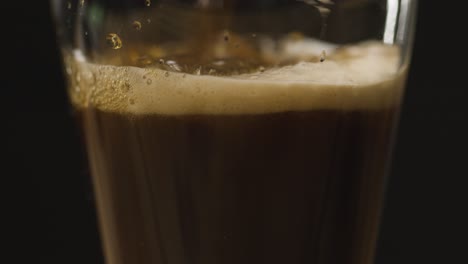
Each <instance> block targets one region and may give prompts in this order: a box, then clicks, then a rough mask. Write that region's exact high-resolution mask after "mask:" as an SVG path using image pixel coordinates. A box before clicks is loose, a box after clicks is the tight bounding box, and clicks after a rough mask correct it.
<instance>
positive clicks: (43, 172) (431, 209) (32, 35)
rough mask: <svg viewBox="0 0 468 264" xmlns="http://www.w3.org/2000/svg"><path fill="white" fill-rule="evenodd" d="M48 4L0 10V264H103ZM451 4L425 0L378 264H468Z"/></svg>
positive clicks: (458, 35) (458, 23) (459, 34)
mask: <svg viewBox="0 0 468 264" xmlns="http://www.w3.org/2000/svg"><path fill="white" fill-rule="evenodd" d="M47 2H48V1H16V2H11V1H10V2H8V3H2V6H1V10H2V15H3V16H2V20H3V21H2V23H1V32H0V36H1V45H2V51H3V52H4V55H3V57H4V58H6V62H7V63H6V64H4V66H6V67H7V68H8V70H6V71H4V70H2V71H1V72H2V77H1V83H2V85H1V86H0V89H2V91H1V93H0V94H1V103H0V106H1V108H2V109H4V110H2V119H1V120H2V121H1V130H2V134H3V133H5V132H6V135H5V136H2V137H1V138H2V139H1V141H2V145H1V149H2V152H3V153H4V154H5V155H3V156H5V157H6V158H4V157H2V159H1V160H2V168H3V169H2V172H1V176H2V179H4V180H5V181H3V184H2V185H1V188H2V190H3V191H2V193H3V194H7V195H6V196H5V199H4V201H5V202H6V203H5V205H6V206H4V208H5V210H3V212H4V213H2V218H3V219H7V220H9V221H8V222H9V224H8V225H5V228H6V230H5V231H7V232H8V231H10V232H9V233H12V235H11V236H9V237H8V238H7V239H6V237H5V236H3V241H6V242H7V244H8V247H7V248H8V251H10V252H7V253H11V252H14V257H15V261H13V262H4V263H26V260H32V259H34V262H33V263H49V264H53V263H87V264H91V263H103V260H102V257H101V253H100V247H99V240H98V235H97V228H96V223H95V214H94V208H93V205H92V194H91V192H90V183H89V178H88V174H87V171H86V170H84V169H83V166H82V161H83V157H82V155H81V149H80V148H81V145H80V143H79V141H78V134H77V132H76V130H75V127H74V123H73V119H72V118H71V110H70V108H69V106H68V101H67V97H66V94H65V88H64V82H63V76H62V74H61V68H60V67H61V64H60V58H59V56H58V51H57V45H56V42H55V35H54V31H53V27H52V24H51V21H50V14H49V6H48V4H47ZM442 2H443V4H446V5H441V4H440V3H442ZM449 2H450V3H449ZM451 2H453V1H434V0H421V1H420V8H419V16H418V26H417V34H416V42H415V49H414V56H413V64H412V68H411V72H410V77H409V81H408V90H407V94H406V98H405V102H404V107H403V112H402V118H401V124H400V129H399V131H398V140H397V144H396V148H395V153H394V154H395V158H394V162H393V168H392V173H391V178H390V182H389V186H388V195H387V202H386V207H385V211H384V218H383V225H382V231H381V237H380V243H379V247H378V256H377V264H387V263H388V264H390V263H392V264H395V263H399V264H405V263H408V264H410V263H411V264H414V263H468V262H467V257H466V254H465V251H466V250H467V246H468V241H467V238H468V234H467V232H466V229H465V226H466V223H467V219H466V217H465V216H464V212H466V211H467V209H468V203H467V195H466V191H467V189H468V188H467V185H465V184H464V182H466V181H465V180H464V179H465V178H466V177H468V169H467V166H468V158H467V157H468V153H467V151H468V144H467V137H468V130H467V123H468V104H467V100H468V96H467V95H468V87H467V84H466V82H465V83H463V82H461V80H462V79H464V78H466V75H468V72H467V71H466V69H468V67H467V66H466V62H467V61H464V60H463V59H464V53H465V50H466V49H468V46H467V45H466V43H467V42H466V41H464V40H463V38H464V37H465V36H464V35H465V33H466V32H465V31H466V29H464V22H463V20H464V16H466V15H464V14H463V9H461V8H459V7H458V6H456V5H455V4H453V5H452V3H451ZM456 2H457V3H458V1H456ZM461 2H462V1H460V3H461ZM10 180H12V182H11V183H10ZM5 233H6V232H5ZM10 249H11V250H10ZM240 264H241V263H240ZM285 264H286V263H285Z"/></svg>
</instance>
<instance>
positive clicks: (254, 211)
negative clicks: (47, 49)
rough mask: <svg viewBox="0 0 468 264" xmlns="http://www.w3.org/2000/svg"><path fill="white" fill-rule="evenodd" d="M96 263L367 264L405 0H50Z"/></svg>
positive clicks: (403, 35)
mask: <svg viewBox="0 0 468 264" xmlns="http://www.w3.org/2000/svg"><path fill="white" fill-rule="evenodd" d="M51 4H52V8H53V11H54V12H53V13H54V17H55V21H56V23H57V32H58V38H59V41H60V44H61V51H62V54H63V59H64V67H65V71H64V72H65V73H66V75H67V80H68V83H67V87H68V94H69V98H70V101H71V105H72V106H73V109H74V112H75V115H76V116H75V118H76V119H77V120H78V122H79V124H80V128H81V129H82V131H83V134H84V139H85V140H84V142H85V143H84V144H85V145H86V150H87V155H88V159H89V166H90V169H91V172H92V181H93V187H94V193H95V197H96V205H97V213H98V222H99V228H100V234H101V238H102V242H103V250H104V255H105V259H106V263H108V264H147V263H154V264H260V263H264V264H306V263H307V264H370V263H372V262H373V256H374V251H375V244H376V238H377V233H378V224H379V216H380V213H381V208H382V200H383V191H384V185H385V184H384V183H385V179H386V172H387V169H388V164H389V158H390V154H391V148H392V139H393V131H394V130H395V126H396V124H397V122H398V116H399V109H400V102H401V99H402V95H403V94H404V84H405V78H406V75H407V71H408V65H409V58H410V53H411V52H410V51H411V42H412V36H413V26H414V25H413V24H414V16H415V8H416V1H414V0H388V1H386V0H333V1H331V0H302V1H298V0H290V1H288V0H270V1H264V0H165V1H164V0H160V1H156V0H151V1H150V0H113V1H111V0H74V1H73V0H70V1H67V0H52V1H51Z"/></svg>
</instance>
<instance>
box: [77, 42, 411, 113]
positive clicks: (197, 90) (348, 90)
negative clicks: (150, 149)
mask: <svg viewBox="0 0 468 264" xmlns="http://www.w3.org/2000/svg"><path fill="white" fill-rule="evenodd" d="M329 53H331V54H328V55H327V56H326V57H325V61H323V62H300V63H297V64H295V65H290V66H284V67H280V68H271V69H267V70H264V71H263V70H262V71H259V72H256V73H251V74H242V75H233V76H222V77H220V76H210V75H192V74H184V73H179V72H169V71H164V70H161V69H143V68H137V67H117V66H104V65H96V64H91V63H87V62H83V61H79V59H76V56H75V61H74V62H73V63H71V64H70V63H69V65H73V67H74V69H71V70H70V71H71V72H76V76H73V77H74V78H71V79H72V84H71V86H70V88H71V89H70V92H71V98H72V101H73V102H74V103H75V105H77V106H79V107H88V106H91V105H92V106H94V107H97V108H99V109H101V110H106V111H119V112H129V113H134V114H151V113H156V114H166V115H186V114H254V113H274V112H284V111H305V110H314V109H347V110H353V109H379V108H387V107H391V106H394V105H395V104H397V103H399V100H400V96H401V90H402V86H403V83H404V77H405V71H404V70H399V51H398V49H397V48H396V47H392V46H386V45H383V44H379V43H370V42H369V43H363V44H359V45H355V46H350V47H346V48H343V49H338V50H335V51H329ZM70 67H71V66H70Z"/></svg>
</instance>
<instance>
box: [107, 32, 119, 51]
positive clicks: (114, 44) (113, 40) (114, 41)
mask: <svg viewBox="0 0 468 264" xmlns="http://www.w3.org/2000/svg"><path fill="white" fill-rule="evenodd" d="M106 41H107V45H109V47H111V48H112V49H115V50H116V49H120V48H122V40H121V39H120V37H119V35H117V34H115V33H109V34H108V35H107V37H106Z"/></svg>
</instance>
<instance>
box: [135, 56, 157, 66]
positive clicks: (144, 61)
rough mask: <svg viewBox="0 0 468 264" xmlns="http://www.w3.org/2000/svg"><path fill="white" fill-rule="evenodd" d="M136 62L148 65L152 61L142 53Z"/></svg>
mask: <svg viewBox="0 0 468 264" xmlns="http://www.w3.org/2000/svg"><path fill="white" fill-rule="evenodd" d="M138 63H139V64H140V65H142V66H148V65H150V64H152V63H153V60H152V59H151V58H150V57H148V56H146V55H144V56H141V57H139V58H138Z"/></svg>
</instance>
